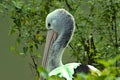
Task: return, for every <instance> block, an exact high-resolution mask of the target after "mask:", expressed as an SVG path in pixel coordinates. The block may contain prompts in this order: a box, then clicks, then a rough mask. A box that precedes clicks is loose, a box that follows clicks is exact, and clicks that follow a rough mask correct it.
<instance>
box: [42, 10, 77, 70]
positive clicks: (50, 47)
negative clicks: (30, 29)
mask: <svg viewBox="0 0 120 80" xmlns="http://www.w3.org/2000/svg"><path fill="white" fill-rule="evenodd" d="M46 28H47V29H48V32H47V39H46V45H45V50H44V56H43V61H42V65H43V66H44V67H46V68H47V70H48V72H50V71H51V70H53V69H54V68H56V67H59V66H61V65H62V61H61V59H62V53H63V51H64V48H65V47H66V46H67V44H68V43H69V41H70V39H71V37H72V35H73V32H74V29H75V21H74V18H73V16H72V15H71V14H70V13H69V12H68V11H66V10H65V9H56V10H54V11H53V12H51V13H49V14H48V15H47V17H46Z"/></svg>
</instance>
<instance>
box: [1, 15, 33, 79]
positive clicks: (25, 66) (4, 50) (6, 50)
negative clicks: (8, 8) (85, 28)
mask: <svg viewBox="0 0 120 80" xmlns="http://www.w3.org/2000/svg"><path fill="white" fill-rule="evenodd" d="M10 25H12V21H11V20H10V17H9V16H6V15H4V14H0V80H34V77H33V75H32V72H31V70H30V66H29V58H25V57H22V56H18V55H15V54H13V53H12V51H11V50H10V47H11V46H12V45H13V44H14V43H15V36H10V35H9V27H10Z"/></svg>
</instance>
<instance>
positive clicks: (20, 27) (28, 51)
mask: <svg viewBox="0 0 120 80" xmlns="http://www.w3.org/2000/svg"><path fill="white" fill-rule="evenodd" d="M57 8H65V9H66V10H68V11H69V12H70V13H71V14H72V15H73V16H74V17H75V22H76V30H75V34H74V36H73V40H72V42H71V43H70V44H69V46H70V48H71V54H72V56H74V57H76V58H77V61H78V62H81V63H83V64H92V65H94V66H96V67H97V68H99V69H100V70H101V71H102V76H100V77H96V76H90V75H87V76H86V75H83V74H78V76H77V78H75V80H82V79H84V80H91V79H93V80H102V79H104V80H117V79H120V77H118V76H120V67H119V66H120V57H119V55H120V35H119V34H120V0H26V1H25V0H10V1H9V0H3V1H1V2H0V12H1V13H5V14H7V15H10V16H11V19H12V21H13V26H11V27H10V34H15V35H16V36H17V39H16V47H12V49H13V50H14V48H15V51H16V53H18V54H20V55H21V54H22V55H30V56H31V59H32V61H33V62H32V63H31V64H32V66H33V68H34V70H35V76H37V77H39V75H40V74H39V73H42V74H43V76H45V77H46V78H47V77H48V76H47V75H46V74H47V72H46V71H45V70H44V69H43V68H42V67H39V65H38V62H37V59H39V56H41V54H40V51H39V47H40V46H42V44H43V43H45V37H46V35H45V33H46V28H45V18H46V15H47V14H48V13H49V12H50V11H52V10H54V9H57ZM17 46H20V48H21V49H22V51H23V53H20V52H21V51H20V50H17ZM18 51H20V52H18ZM79 75H81V76H82V77H81V78H80V77H79ZM54 78H55V79H57V77H54ZM37 79H38V78H37ZM50 80H52V79H51V78H50ZM57 80H58V79H57Z"/></svg>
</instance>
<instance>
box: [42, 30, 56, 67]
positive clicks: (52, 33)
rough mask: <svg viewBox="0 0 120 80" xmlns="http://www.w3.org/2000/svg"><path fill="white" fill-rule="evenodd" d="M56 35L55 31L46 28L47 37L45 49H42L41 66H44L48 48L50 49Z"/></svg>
mask: <svg viewBox="0 0 120 80" xmlns="http://www.w3.org/2000/svg"><path fill="white" fill-rule="evenodd" d="M57 36H58V34H57V32H55V31H54V30H48V32H47V37H46V44H45V49H44V56H43V60H42V66H43V67H46V64H47V60H48V55H49V50H50V48H51V46H52V45H53V43H54V41H55V40H56V38H57Z"/></svg>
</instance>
